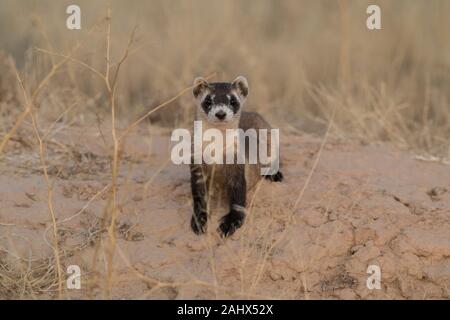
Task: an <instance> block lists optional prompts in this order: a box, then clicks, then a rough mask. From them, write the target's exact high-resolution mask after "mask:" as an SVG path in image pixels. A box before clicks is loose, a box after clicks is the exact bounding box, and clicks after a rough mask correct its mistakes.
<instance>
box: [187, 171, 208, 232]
mask: <svg viewBox="0 0 450 320" xmlns="http://www.w3.org/2000/svg"><path fill="white" fill-rule="evenodd" d="M205 178H206V177H205V175H204V174H203V170H202V167H201V166H200V165H195V164H192V165H191V190H192V200H193V202H194V213H193V214H192V219H191V228H192V231H194V232H195V233H196V234H201V233H204V232H205V231H206V222H207V221H208V211H207V203H206V201H207V185H206V179H205Z"/></svg>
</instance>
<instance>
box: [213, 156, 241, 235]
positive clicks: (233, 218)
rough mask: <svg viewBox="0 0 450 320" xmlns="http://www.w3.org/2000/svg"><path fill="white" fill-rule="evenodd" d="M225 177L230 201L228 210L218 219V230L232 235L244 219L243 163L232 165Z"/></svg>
mask: <svg viewBox="0 0 450 320" xmlns="http://www.w3.org/2000/svg"><path fill="white" fill-rule="evenodd" d="M230 171H231V172H229V175H228V177H227V192H228V196H229V201H230V212H229V213H228V214H227V215H225V216H223V217H222V219H221V220H220V226H219V230H218V231H219V232H220V233H221V234H222V236H224V237H227V236H230V235H232V234H233V233H234V232H235V231H236V229H238V228H240V227H241V226H242V224H243V223H244V219H245V199H246V193H247V183H246V181H245V165H233V170H230Z"/></svg>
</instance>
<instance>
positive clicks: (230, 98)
mask: <svg viewBox="0 0 450 320" xmlns="http://www.w3.org/2000/svg"><path fill="white" fill-rule="evenodd" d="M192 93H193V94H194V98H195V101H196V103H197V116H198V117H199V118H200V119H205V120H206V121H208V122H211V123H214V124H225V123H227V122H232V121H235V120H238V119H239V117H240V114H241V110H242V106H243V105H244V102H245V99H246V98H247V96H248V83H247V79H245V77H242V76H239V77H237V78H236V79H235V80H234V81H233V82H214V83H208V82H207V81H206V80H205V79H203V78H196V79H195V80H194V87H193V89H192Z"/></svg>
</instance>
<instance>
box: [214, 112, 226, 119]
mask: <svg viewBox="0 0 450 320" xmlns="http://www.w3.org/2000/svg"><path fill="white" fill-rule="evenodd" d="M226 115H227V114H226V113H225V112H224V111H222V110H220V111H217V112H216V117H217V119H219V120H223V119H225V117H226Z"/></svg>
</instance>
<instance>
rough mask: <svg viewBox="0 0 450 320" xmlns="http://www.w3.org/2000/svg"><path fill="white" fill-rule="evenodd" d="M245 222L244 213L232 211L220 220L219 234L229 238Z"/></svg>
mask: <svg viewBox="0 0 450 320" xmlns="http://www.w3.org/2000/svg"><path fill="white" fill-rule="evenodd" d="M244 220H245V214H244V213H242V212H239V211H233V210H232V211H231V212H230V213H228V214H227V215H225V216H223V217H222V219H220V225H219V229H218V232H219V233H220V235H221V236H222V237H229V236H231V235H232V234H233V233H234V232H235V231H236V230H237V229H239V228H240V227H241V226H242V224H243V223H244Z"/></svg>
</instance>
